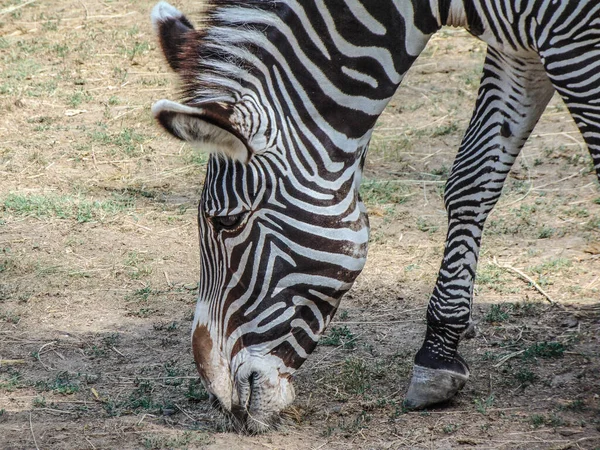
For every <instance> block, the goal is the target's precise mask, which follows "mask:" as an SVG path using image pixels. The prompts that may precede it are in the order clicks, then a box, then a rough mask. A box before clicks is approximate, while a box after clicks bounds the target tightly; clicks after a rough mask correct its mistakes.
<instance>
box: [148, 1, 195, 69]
mask: <svg viewBox="0 0 600 450" xmlns="http://www.w3.org/2000/svg"><path fill="white" fill-rule="evenodd" d="M151 18H152V26H153V27H154V32H155V33H156V34H157V36H158V38H159V41H160V46H161V47H162V50H163V53H164V55H165V58H166V59H167V62H168V63H169V65H170V66H171V68H172V69H173V70H175V71H177V70H178V69H179V68H180V67H181V62H182V60H183V55H184V53H185V50H186V47H188V46H189V42H190V41H193V40H194V39H195V38H196V37H197V33H196V30H194V27H193V26H192V24H191V23H190V21H189V20H188V19H187V17H185V16H184V15H183V13H182V12H180V11H179V10H178V9H177V8H175V7H173V6H171V5H169V4H168V3H167V2H159V3H157V4H156V6H155V7H154V8H153V9H152V14H151Z"/></svg>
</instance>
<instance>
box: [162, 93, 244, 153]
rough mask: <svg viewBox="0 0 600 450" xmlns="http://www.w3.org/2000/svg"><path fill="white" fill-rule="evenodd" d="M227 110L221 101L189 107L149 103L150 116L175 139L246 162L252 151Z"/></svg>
mask: <svg viewBox="0 0 600 450" xmlns="http://www.w3.org/2000/svg"><path fill="white" fill-rule="evenodd" d="M231 113H232V110H231V106H230V105H226V104H223V103H204V104H202V105H201V106H199V107H193V106H187V105H182V104H180V103H176V102H172V101H169V100H160V101H158V102H156V103H155V104H154V105H153V106H152V114H153V115H154V117H155V118H156V119H157V120H158V121H159V122H160V124H161V125H162V126H163V127H164V128H165V129H166V130H167V131H168V132H169V133H171V134H172V135H173V136H175V137H176V138H178V139H181V140H184V141H187V142H190V143H193V144H198V145H199V146H201V147H203V148H204V149H205V150H207V151H208V152H214V153H220V154H222V155H225V156H227V157H229V158H231V159H233V160H236V161H242V162H247V161H248V160H249V159H250V156H251V155H252V150H251V148H250V145H249V144H248V141H247V139H246V138H245V137H244V135H243V134H242V133H241V132H240V131H239V130H237V129H236V127H234V125H233V124H232V123H231Z"/></svg>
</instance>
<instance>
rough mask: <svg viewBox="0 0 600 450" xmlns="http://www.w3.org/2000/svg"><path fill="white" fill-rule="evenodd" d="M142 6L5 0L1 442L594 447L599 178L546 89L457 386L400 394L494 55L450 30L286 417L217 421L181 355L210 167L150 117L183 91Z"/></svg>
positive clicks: (0, 57)
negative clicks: (253, 423)
mask: <svg viewBox="0 0 600 450" xmlns="http://www.w3.org/2000/svg"><path fill="white" fill-rule="evenodd" d="M26 3H28V4H27V5H25V4H26ZM177 4H178V6H179V7H181V9H183V10H185V11H191V12H193V11H198V9H199V7H198V4H197V3H195V2H191V1H187V0H186V1H178V2H177ZM151 7H152V3H151V2H148V1H134V0H131V1H111V0H77V1H74V0H61V1H59V0H43V1H42V0H39V1H25V0H8V1H5V0H3V1H0V251H1V253H0V359H1V361H0V448H2V449H9V448H14V449H22V448H36V447H37V448H40V449H50V448H52V449H59V448H65V449H74V448H77V449H79V448H81V449H83V448H89V449H100V448H108V449H125V448H210V449H232V448H239V449H263V448H267V449H387V448H394V449H398V448H419V449H421V448H423V449H425V448H431V449H438V448H459V447H460V448H462V447H465V448H494V449H496V448H508V449H513V448H522V449H533V448H540V449H567V448H600V429H599V427H600V399H599V394H600V356H599V351H598V348H599V346H598V344H599V342H598V341H599V339H600V306H599V298H600V255H599V253H600V248H599V247H600V246H599V241H600V189H599V186H598V182H597V181H596V179H595V176H594V175H593V173H592V172H591V165H590V159H589V157H588V155H587V151H586V149H585V147H584V146H583V145H582V140H581V137H580V135H579V134H578V133H577V130H576V129H575V127H574V125H573V122H572V120H571V119H570V117H569V115H568V112H567V111H566V109H565V107H564V105H563V104H562V103H561V101H560V100H559V99H554V100H553V102H552V104H551V105H550V107H549V108H548V110H547V111H546V113H545V115H544V117H543V119H542V121H541V123H540V125H539V126H538V128H536V130H535V132H534V136H533V137H532V139H531V140H530V141H529V143H528V144H527V147H526V148H525V150H524V151H523V155H522V157H521V158H520V159H519V161H517V164H516V165H515V168H514V170H513V172H512V173H511V176H510V178H509V181H508V182H507V186H506V189H505V192H504V195H503V198H502V200H501V201H500V204H499V206H498V207H497V209H496V210H495V211H494V212H493V214H492V216H491V218H490V221H489V223H488V227H487V231H486V234H485V237H484V243H483V249H482V256H481V263H480V266H479V272H478V282H477V285H476V291H475V302H476V306H475V307H474V317H475V318H476V319H477V320H478V321H479V330H478V335H477V336H476V337H475V338H474V339H471V340H469V341H465V342H464V344H463V346H462V349H463V354H464V355H465V356H466V358H467V359H468V360H469V361H470V364H471V369H472V372H473V375H472V379H471V381H470V382H469V383H468V385H467V386H466V388H465V389H464V391H463V392H462V393H461V394H460V395H458V397H457V398H456V399H455V400H453V401H452V402H451V404H450V405H448V406H447V407H445V408H439V409H434V410H431V411H428V412H422V413H418V412H406V411H404V410H403V408H402V396H403V393H404V392H405V390H406V387H407V382H408V378H409V375H410V365H411V358H412V355H413V354H414V352H415V351H416V349H417V348H418V346H419V344H420V341H421V339H422V336H423V332H424V309H425V307H426V303H427V299H428V296H429V293H430V291H431V289H432V286H433V283H434V281H435V275H436V271H437V268H438V265H439V261H440V258H441V254H442V249H443V240H444V233H445V221H446V219H445V213H444V209H443V203H442V197H441V194H442V190H443V183H444V179H445V178H446V176H447V174H448V169H449V167H451V164H452V160H453V157H454V154H455V150H456V148H457V147H458V144H459V141H460V137H461V135H462V133H463V132H464V129H465V128H466V126H467V123H468V119H469V114H470V111H471V108H472V105H473V102H474V99H475V96H476V89H477V85H478V77H479V71H480V69H481V65H482V60H483V55H484V51H485V47H484V45H483V44H481V43H479V42H477V41H476V40H474V39H472V38H471V37H469V36H468V35H467V34H466V33H464V32H462V31H458V30H444V31H443V32H442V33H440V34H439V35H437V36H436V37H434V39H433V40H432V41H431V44H430V45H429V47H428V48H427V50H426V52H425V53H424V55H423V56H422V57H421V58H420V59H419V60H418V61H417V63H416V64H415V67H414V68H413V70H412V71H411V72H410V74H409V75H408V76H407V79H406V81H405V83H404V85H403V87H402V88H401V89H400V90H399V92H398V94H397V97H396V98H395V99H394V100H393V101H392V102H391V104H390V107H389V108H388V110H387V111H386V112H385V113H384V115H383V116H382V119H381V122H380V125H379V128H378V131H377V134H376V136H375V138H374V142H373V145H372V149H371V152H370V157H369V160H368V162H367V165H368V167H367V171H366V181H365V185H364V187H363V194H364V197H365V199H366V202H367V204H368V207H369V209H370V216H371V222H372V225H373V229H372V243H371V250H370V255H369V262H368V264H367V267H366V268H365V270H364V273H363V274H362V275H361V277H360V278H359V280H358V281H357V283H356V286H355V288H354V289H353V290H352V292H351V293H350V294H349V295H348V296H347V297H346V298H345V299H344V301H343V303H342V308H341V311H340V312H339V313H338V316H337V317H336V321H335V323H334V324H333V325H332V326H331V327H330V330H329V331H328V334H327V336H326V337H325V339H324V340H323V342H322V343H321V345H319V347H318V349H317V351H316V352H315V354H314V355H313V356H312V358H311V359H310V360H309V361H308V362H307V363H306V365H305V366H304V367H303V368H302V369H301V370H300V371H299V373H298V376H297V383H296V384H297V392H298V398H297V401H296V402H295V405H294V407H293V408H291V409H290V411H288V413H287V415H286V416H287V419H286V424H285V426H283V427H282V429H280V430H278V431H275V432H272V433H269V434H266V435H262V436H252V437H248V436H238V435H235V434H231V433H226V432H222V431H220V429H219V420H218V419H217V418H216V417H214V416H213V414H212V413H211V411H210V410H209V409H208V407H207V402H206V394H205V393H204V392H203V391H202V389H201V387H200V386H199V384H198V382H197V378H196V374H195V370H194V367H193V364H192V356H191V353H190V346H189V327H190V323H191V319H192V313H193V308H194V301H195V299H194V295H195V294H194V289H195V286H196V281H197V277H198V250H197V234H196V233H197V232H196V225H195V208H196V204H197V201H198V198H199V193H200V190H201V186H202V179H203V174H204V163H205V161H206V158H205V156H204V155H202V154H201V153H199V152H196V151H194V150H192V149H190V148H189V147H187V146H186V145H181V144H180V143H178V142H175V141H173V140H171V139H170V138H168V137H167V136H166V134H165V133H163V132H162V131H161V130H159V128H158V127H157V126H156V125H155V124H154V123H153V121H152V119H151V117H150V113H149V108H150V105H151V104H152V102H153V101H155V100H157V99H160V98H165V97H167V98H174V97H175V92H176V80H175V78H174V76H173V75H172V74H171V73H170V72H169V70H168V69H167V67H166V65H165V64H164V63H163V60H162V57H161V55H160V54H159V51H158V50H157V46H156V43H155V41H154V38H153V36H152V32H151V27H150V24H149V20H148V15H149V10H150V9H151ZM190 16H191V17H192V18H194V17H197V15H194V14H190ZM515 269H517V270H520V271H521V272H522V273H523V274H525V275H527V276H528V277H530V278H531V279H532V280H533V281H535V282H536V283H537V285H538V286H539V287H540V288H541V289H543V290H544V291H545V292H546V293H547V295H548V296H549V297H551V298H552V299H553V300H554V301H556V302H558V303H559V304H560V305H562V307H551V306H550V304H549V302H548V301H547V300H546V298H544V297H543V296H542V295H541V294H540V292H539V291H538V290H537V289H535V288H533V287H532V285H531V284H530V283H529V282H528V281H525V280H524V279H522V278H521V276H520V275H518V274H517V272H516V271H515Z"/></svg>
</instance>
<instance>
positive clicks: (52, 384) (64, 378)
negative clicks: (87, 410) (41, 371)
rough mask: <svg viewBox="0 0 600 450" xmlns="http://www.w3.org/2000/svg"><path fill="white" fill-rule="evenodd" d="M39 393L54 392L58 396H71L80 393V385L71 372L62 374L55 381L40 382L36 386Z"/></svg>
mask: <svg viewBox="0 0 600 450" xmlns="http://www.w3.org/2000/svg"><path fill="white" fill-rule="evenodd" d="M35 387H36V389H37V390H38V391H41V392H44V391H52V392H55V393H57V394H62V395H71V394H74V393H76V392H79V389H80V383H79V380H78V378H77V377H76V376H73V375H71V374H70V373H69V372H60V373H58V374H57V375H56V377H55V378H54V379H53V380H45V381H38V382H37V383H36V384H35Z"/></svg>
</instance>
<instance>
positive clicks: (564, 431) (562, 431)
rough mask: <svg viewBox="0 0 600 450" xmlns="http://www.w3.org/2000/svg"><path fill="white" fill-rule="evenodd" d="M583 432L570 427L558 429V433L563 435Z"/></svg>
mask: <svg viewBox="0 0 600 450" xmlns="http://www.w3.org/2000/svg"><path fill="white" fill-rule="evenodd" d="M577 433H581V431H575V430H570V429H568V428H563V429H562V430H558V434H560V435H561V436H573V435H574V434H577Z"/></svg>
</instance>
